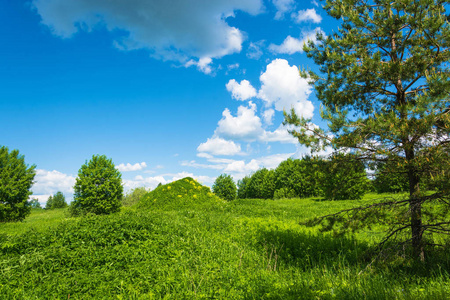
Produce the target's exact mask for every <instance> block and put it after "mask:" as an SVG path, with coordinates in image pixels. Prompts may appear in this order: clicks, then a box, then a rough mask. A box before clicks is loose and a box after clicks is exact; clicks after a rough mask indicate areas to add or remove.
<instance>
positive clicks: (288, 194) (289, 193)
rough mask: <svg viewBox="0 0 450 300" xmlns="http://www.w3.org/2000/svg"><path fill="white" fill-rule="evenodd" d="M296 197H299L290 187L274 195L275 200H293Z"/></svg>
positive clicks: (278, 190)
mask: <svg viewBox="0 0 450 300" xmlns="http://www.w3.org/2000/svg"><path fill="white" fill-rule="evenodd" d="M296 197H297V195H296V194H295V191H294V190H293V189H290V188H288V187H282V188H279V189H277V190H276V191H275V193H274V195H273V199H291V198H296Z"/></svg>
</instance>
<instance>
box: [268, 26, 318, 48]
mask: <svg viewBox="0 0 450 300" xmlns="http://www.w3.org/2000/svg"><path fill="white" fill-rule="evenodd" d="M317 33H321V34H323V35H325V33H324V32H323V31H322V29H320V28H319V27H318V28H316V29H314V30H311V31H305V32H303V33H302V38H301V39H296V38H293V37H291V36H290V35H289V36H288V37H287V38H286V39H285V40H284V41H283V43H282V44H281V45H275V44H271V45H270V46H269V50H270V51H272V52H275V53H281V54H294V53H297V52H300V53H303V45H305V44H306V43H307V42H308V41H313V42H314V43H317V37H316V34H317Z"/></svg>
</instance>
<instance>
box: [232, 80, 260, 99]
mask: <svg viewBox="0 0 450 300" xmlns="http://www.w3.org/2000/svg"><path fill="white" fill-rule="evenodd" d="M226 88H227V91H229V92H230V93H231V97H233V98H234V99H236V100H241V101H244V100H248V99H250V98H253V97H256V95H257V93H256V89H255V88H254V87H253V86H252V85H251V84H250V82H249V81H248V80H245V79H244V80H242V81H241V83H238V82H237V81H236V80H234V79H231V80H230V81H228V83H227V84H226Z"/></svg>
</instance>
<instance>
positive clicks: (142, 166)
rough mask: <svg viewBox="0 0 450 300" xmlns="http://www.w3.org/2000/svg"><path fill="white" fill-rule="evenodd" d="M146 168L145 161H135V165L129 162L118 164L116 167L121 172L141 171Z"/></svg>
mask: <svg viewBox="0 0 450 300" xmlns="http://www.w3.org/2000/svg"><path fill="white" fill-rule="evenodd" d="M145 168H147V164H146V163H145V162H141V163H135V164H134V165H132V164H130V163H127V164H120V165H118V166H116V169H117V170H119V171H120V172H131V171H140V170H143V169H145Z"/></svg>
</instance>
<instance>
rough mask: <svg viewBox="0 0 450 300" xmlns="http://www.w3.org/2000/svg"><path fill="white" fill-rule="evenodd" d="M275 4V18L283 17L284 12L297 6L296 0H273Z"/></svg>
mask: <svg viewBox="0 0 450 300" xmlns="http://www.w3.org/2000/svg"><path fill="white" fill-rule="evenodd" d="M272 2H273V4H274V5H275V7H276V8H277V13H276V14H275V19H277V20H279V19H282V18H283V16H284V14H285V13H287V12H289V11H291V10H292V9H294V7H295V1H294V0H272Z"/></svg>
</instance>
